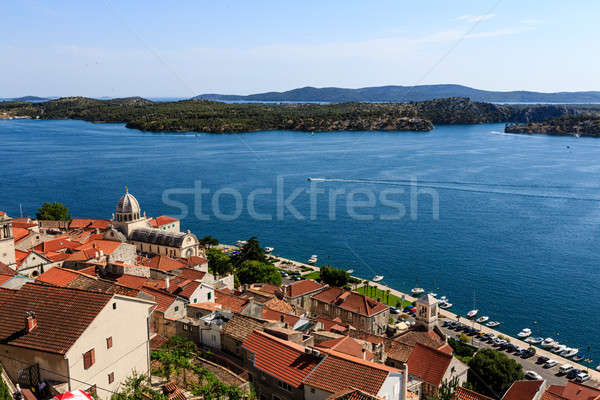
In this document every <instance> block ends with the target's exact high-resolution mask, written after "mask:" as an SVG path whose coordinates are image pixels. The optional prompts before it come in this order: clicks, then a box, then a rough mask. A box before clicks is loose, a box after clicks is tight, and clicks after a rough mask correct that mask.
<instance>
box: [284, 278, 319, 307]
mask: <svg viewBox="0 0 600 400" xmlns="http://www.w3.org/2000/svg"><path fill="white" fill-rule="evenodd" d="M327 287H328V286H327V285H321V284H320V283H318V282H316V281H314V280H312V279H305V280H301V281H297V282H293V283H291V284H289V285H288V286H285V287H284V288H283V292H284V295H285V297H284V300H285V301H287V302H288V303H290V304H291V305H294V306H296V307H300V308H302V309H304V310H307V309H309V308H310V298H311V297H312V296H313V295H315V294H317V293H320V292H322V291H323V290H325V289H327Z"/></svg>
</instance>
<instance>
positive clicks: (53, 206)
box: [36, 201, 72, 221]
mask: <svg viewBox="0 0 600 400" xmlns="http://www.w3.org/2000/svg"><path fill="white" fill-rule="evenodd" d="M36 218H37V219H38V220H46V221H70V220H71V219H72V218H71V215H69V208H68V207H67V206H65V205H64V204H62V203H58V202H56V201H55V202H52V203H47V202H46V203H44V204H42V206H41V207H40V208H38V212H37V214H36Z"/></svg>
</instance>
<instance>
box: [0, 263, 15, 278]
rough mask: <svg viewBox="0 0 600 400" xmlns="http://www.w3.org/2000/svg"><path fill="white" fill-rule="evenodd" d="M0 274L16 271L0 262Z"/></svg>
mask: <svg viewBox="0 0 600 400" xmlns="http://www.w3.org/2000/svg"><path fill="white" fill-rule="evenodd" d="M0 274H4V275H16V274H17V271H15V270H14V269H12V268H11V267H9V266H8V265H6V264H4V263H1V262H0Z"/></svg>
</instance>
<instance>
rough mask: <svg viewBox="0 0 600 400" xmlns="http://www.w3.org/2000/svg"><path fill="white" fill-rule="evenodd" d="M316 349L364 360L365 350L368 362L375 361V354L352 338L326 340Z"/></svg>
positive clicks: (343, 337)
mask: <svg viewBox="0 0 600 400" xmlns="http://www.w3.org/2000/svg"><path fill="white" fill-rule="evenodd" d="M315 347H320V348H325V349H330V350H335V351H337V352H340V353H344V354H348V355H349V356H354V357H357V358H363V350H365V356H366V360H367V361H373V353H371V352H370V351H369V350H366V349H364V348H363V347H362V345H361V344H360V343H358V342H357V341H356V340H355V339H352V338H351V337H350V336H342V337H340V338H336V339H329V340H325V341H323V342H321V343H319V344H318V345H316V346H315Z"/></svg>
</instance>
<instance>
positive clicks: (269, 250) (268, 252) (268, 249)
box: [265, 247, 275, 254]
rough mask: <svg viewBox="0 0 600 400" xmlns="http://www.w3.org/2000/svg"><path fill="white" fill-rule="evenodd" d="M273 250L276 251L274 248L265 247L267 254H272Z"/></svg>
mask: <svg viewBox="0 0 600 400" xmlns="http://www.w3.org/2000/svg"><path fill="white" fill-rule="evenodd" d="M273 250H275V249H274V248H272V247H265V253H267V254H271V253H272V252H273Z"/></svg>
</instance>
